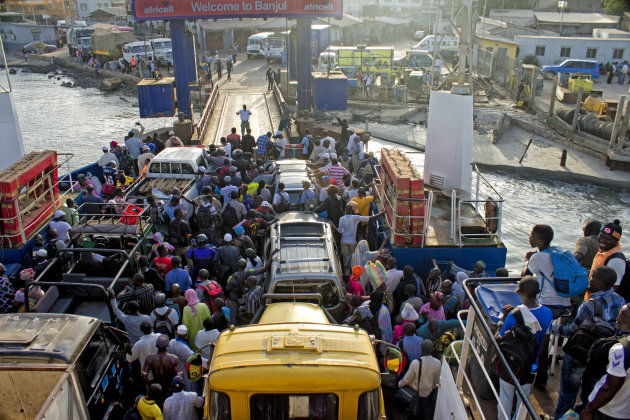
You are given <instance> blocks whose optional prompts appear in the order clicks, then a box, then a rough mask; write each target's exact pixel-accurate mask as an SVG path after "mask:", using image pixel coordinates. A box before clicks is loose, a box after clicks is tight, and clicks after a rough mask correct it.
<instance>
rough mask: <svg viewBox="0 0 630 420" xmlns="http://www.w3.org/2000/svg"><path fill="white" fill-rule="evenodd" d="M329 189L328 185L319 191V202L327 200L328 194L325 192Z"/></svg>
mask: <svg viewBox="0 0 630 420" xmlns="http://www.w3.org/2000/svg"><path fill="white" fill-rule="evenodd" d="M328 187H329V185H327V186H325V187H322V188H321V189H320V190H319V201H324V200H325V199H327V198H328V192H327V191H326V189H327V188H328Z"/></svg>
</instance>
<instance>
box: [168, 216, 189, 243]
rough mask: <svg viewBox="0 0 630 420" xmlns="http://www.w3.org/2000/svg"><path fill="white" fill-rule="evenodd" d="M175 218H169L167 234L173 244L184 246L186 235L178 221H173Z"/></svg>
mask: <svg viewBox="0 0 630 420" xmlns="http://www.w3.org/2000/svg"><path fill="white" fill-rule="evenodd" d="M174 221H175V220H171V221H170V222H169V223H168V236H169V237H170V242H171V244H172V245H173V246H186V245H188V244H187V241H186V237H185V236H184V234H183V233H182V229H181V227H180V226H179V224H178V223H173V222H174Z"/></svg>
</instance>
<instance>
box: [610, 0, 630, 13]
mask: <svg viewBox="0 0 630 420" xmlns="http://www.w3.org/2000/svg"><path fill="white" fill-rule="evenodd" d="M628 10H630V0H604V13H606V14H609V15H618V16H619V15H621V14H623V12H625V11H628Z"/></svg>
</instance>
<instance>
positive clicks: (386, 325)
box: [368, 290, 392, 355]
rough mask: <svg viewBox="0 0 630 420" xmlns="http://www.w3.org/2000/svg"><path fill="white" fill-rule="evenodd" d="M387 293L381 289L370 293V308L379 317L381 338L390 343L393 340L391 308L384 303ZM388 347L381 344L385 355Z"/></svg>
mask: <svg viewBox="0 0 630 420" xmlns="http://www.w3.org/2000/svg"><path fill="white" fill-rule="evenodd" d="M384 298H385V294H384V293H383V292H382V291H380V290H375V291H373V292H372V293H370V302H369V304H368V305H369V308H370V312H372V315H373V316H374V317H375V318H376V319H377V322H378V328H379V330H380V331H381V340H383V341H386V342H388V343H391V342H392V319H391V317H390V315H389V309H388V308H387V306H385V304H383V299H384ZM386 349H387V347H386V346H385V345H381V353H383V355H385V350H386Z"/></svg>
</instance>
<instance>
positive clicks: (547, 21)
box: [534, 12, 619, 36]
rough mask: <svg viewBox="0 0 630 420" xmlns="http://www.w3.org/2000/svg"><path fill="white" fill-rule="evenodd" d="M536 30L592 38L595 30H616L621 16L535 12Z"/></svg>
mask: <svg viewBox="0 0 630 420" xmlns="http://www.w3.org/2000/svg"><path fill="white" fill-rule="evenodd" d="M534 15H535V16H536V28H537V29H544V30H548V31H552V32H557V33H559V34H560V36H591V34H592V33H593V29H595V28H616V27H617V25H619V16H611V15H604V14H602V13H572V12H564V13H560V12H534Z"/></svg>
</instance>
